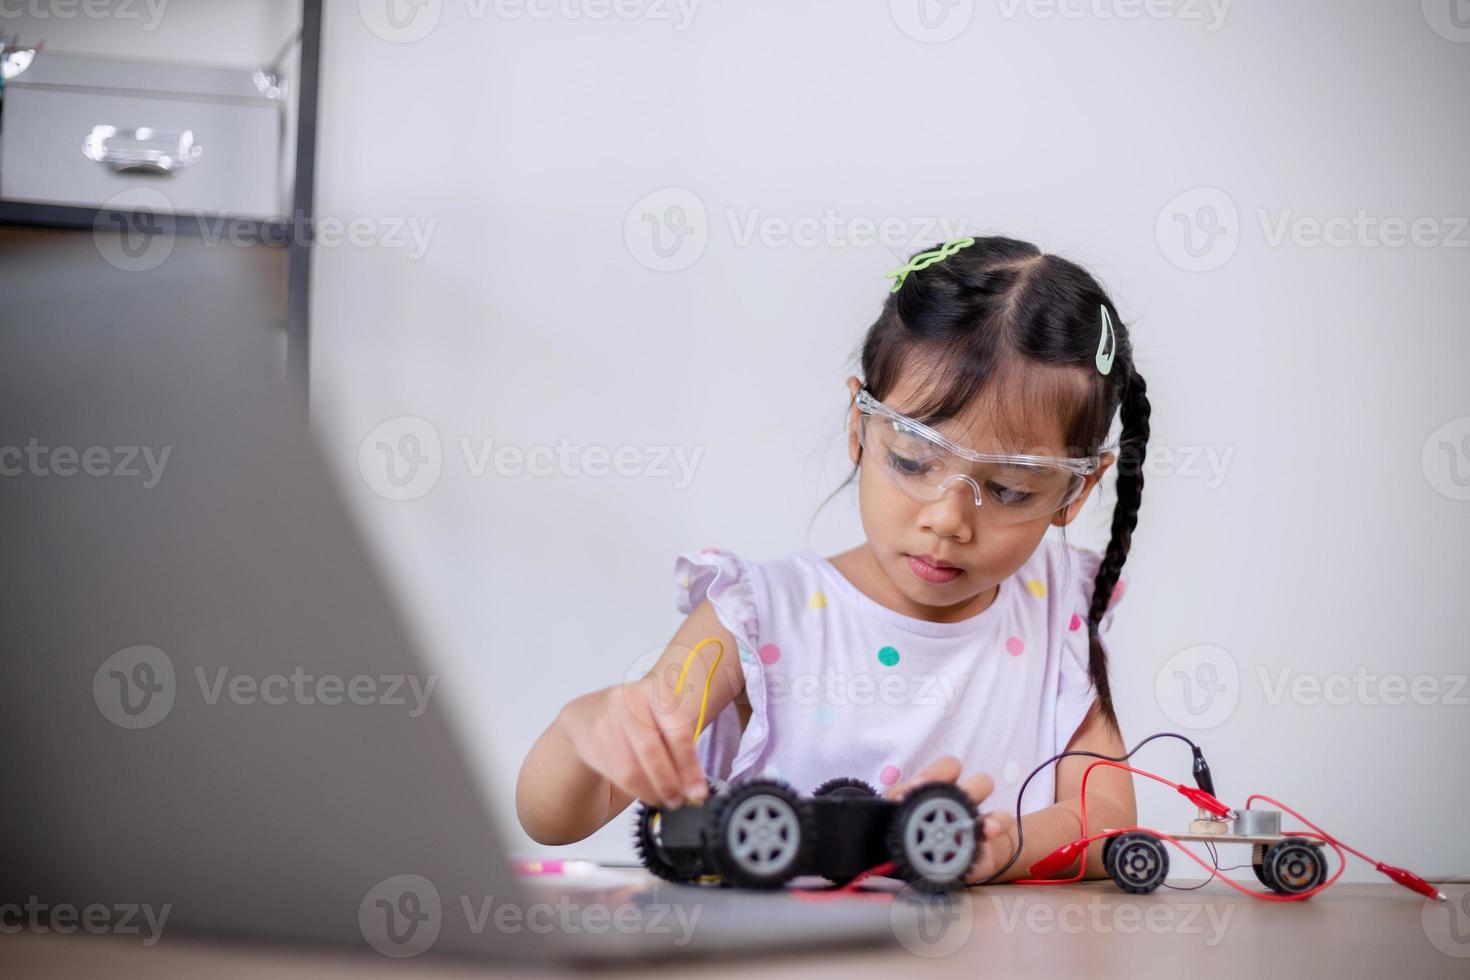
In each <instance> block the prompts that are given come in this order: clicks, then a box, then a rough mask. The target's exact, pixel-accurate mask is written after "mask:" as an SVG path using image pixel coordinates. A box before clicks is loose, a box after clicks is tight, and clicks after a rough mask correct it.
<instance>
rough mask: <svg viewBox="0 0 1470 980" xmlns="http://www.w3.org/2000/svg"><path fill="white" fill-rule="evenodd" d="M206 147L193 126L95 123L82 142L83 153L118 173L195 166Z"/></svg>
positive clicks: (165, 171) (167, 172)
mask: <svg viewBox="0 0 1470 980" xmlns="http://www.w3.org/2000/svg"><path fill="white" fill-rule="evenodd" d="M202 152H204V148H203V147H201V146H200V145H199V144H198V143H196V142H194V131H193V130H192V129H154V128H153V127H152V126H139V127H137V128H136V129H118V128H117V127H116V126H102V125H98V126H93V127H92V132H91V133H89V134H88V135H87V139H86V142H84V143H83V144H82V154H83V155H84V156H86V158H87V159H88V160H96V161H97V162H98V163H100V164H102V165H103V166H105V167H111V168H112V170H113V172H114V173H127V172H134V173H150V174H164V175H166V176H171V175H173V174H175V173H177V172H178V171H180V170H183V169H184V168H185V167H189V166H192V165H193V164H194V163H195V162H196V161H197V160H198V159H199V154H201V153H202Z"/></svg>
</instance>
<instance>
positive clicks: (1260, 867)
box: [1251, 844, 1280, 892]
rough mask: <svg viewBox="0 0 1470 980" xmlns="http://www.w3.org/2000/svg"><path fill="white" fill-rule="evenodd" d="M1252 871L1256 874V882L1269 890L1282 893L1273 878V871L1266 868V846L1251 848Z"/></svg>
mask: <svg viewBox="0 0 1470 980" xmlns="http://www.w3.org/2000/svg"><path fill="white" fill-rule="evenodd" d="M1251 870H1252V871H1254V872H1255V873H1256V880H1257V881H1259V882H1260V883H1261V884H1263V885H1265V886H1266V887H1267V888H1269V889H1271V890H1272V891H1273V892H1274V891H1280V889H1279V888H1277V887H1276V882H1275V881H1273V880H1272V878H1271V869H1270V868H1268V867H1266V845H1265V844H1254V845H1252V846H1251Z"/></svg>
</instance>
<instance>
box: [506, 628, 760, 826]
mask: <svg viewBox="0 0 1470 980" xmlns="http://www.w3.org/2000/svg"><path fill="white" fill-rule="evenodd" d="M709 637H714V638H715V639H717V640H719V641H720V644H722V645H723V650H721V649H720V648H718V647H716V646H715V644H713V643H711V644H709V645H707V646H706V647H705V648H704V649H702V650H700V651H699V653H698V654H697V655H696V656H695V657H694V659H693V661H692V662H691V663H690V665H689V672H688V675H687V676H686V678H685V682H684V686H683V688H682V690H681V689H680V688H679V686H678V680H679V672H680V670H681V669H682V668H683V665H684V661H685V659H686V658H688V656H689V654H690V651H691V650H693V649H694V647H695V646H696V645H697V644H698V643H699V642H700V641H701V640H704V639H707V638H709ZM717 654H719V655H720V659H719V665H718V666H717V667H714V677H713V679H712V680H711V681H710V688H709V701H708V704H707V705H706V707H705V715H704V723H705V725H706V727H707V726H708V725H709V724H710V723H711V722H712V721H713V720H714V719H715V717H716V716H718V715H719V713H720V712H721V711H722V710H723V709H724V708H725V706H726V705H728V704H730V702H731V701H734V700H736V698H737V697H740V698H742V699H743V696H744V691H745V674H744V672H743V671H742V670H741V669H740V661H739V656H738V653H737V651H736V647H735V638H734V637H733V636H731V634H730V631H729V630H727V629H725V627H724V625H723V624H722V623H721V622H720V621H719V619H718V618H717V617H716V616H715V611H714V607H712V606H711V605H710V604H709V601H708V600H705V601H703V602H701V603H700V604H699V605H698V606H696V607H695V609H694V611H693V612H691V613H690V614H689V618H688V619H686V620H685V621H684V624H683V625H682V626H680V627H679V629H678V631H677V632H676V633H675V634H674V638H673V639H672V640H671V641H670V642H669V645H668V647H667V648H666V649H665V650H664V652H663V654H662V655H661V656H660V657H659V659H658V663H656V664H655V665H654V667H653V669H651V670H650V671H649V672H648V673H647V674H646V675H644V677H643V678H642V679H640V680H637V681H630V682H629V683H626V684H615V685H613V686H612V687H606V688H602V689H601V690H597V691H592V692H591V693H588V694H584V695H582V696H580V697H577V698H573V699H572V700H571V701H569V702H568V703H567V704H566V705H565V706H564V707H563V708H562V709H561V711H560V712H559V713H558V714H557V716H556V720H554V721H553V722H552V723H551V726H550V727H549V728H547V729H546V731H545V732H543V733H542V734H541V737H540V738H538V739H537V740H536V743H535V744H534V745H532V746H531V751H530V752H528V753H527V754H526V760H525V762H523V763H522V764H521V771H520V775H519V777H518V778H517V780H516V815H517V816H518V817H519V819H520V821H521V826H522V827H523V828H525V831H526V833H527V834H529V835H530V837H531V839H532V840H534V841H536V842H537V843H538V844H571V843H574V842H576V841H579V840H582V839H584V838H586V837H587V836H588V835H590V834H591V833H593V832H594V831H596V830H597V829H598V828H600V827H602V826H603V825H604V824H606V823H607V822H608V821H609V820H611V819H612V818H613V817H615V816H617V815H618V814H619V813H621V812H622V811H623V810H624V809H625V808H626V807H627V806H628V804H629V803H631V802H632V801H633V800H634V799H641V800H643V801H645V802H647V803H651V804H654V805H657V806H666V807H675V806H679V805H681V804H682V803H683V802H684V801H685V800H688V801H690V802H694V803H697V802H701V801H702V800H703V799H704V798H705V796H706V795H707V788H706V785H705V780H704V775H703V773H702V772H701V771H700V767H699V760H698V758H697V756H696V755H695V752H694V744H693V740H694V725H695V721H696V720H697V719H698V717H699V706H700V700H701V698H702V696H703V694H704V683H705V678H706V677H709V675H710V669H711V667H713V666H714V664H715V657H716V655H717Z"/></svg>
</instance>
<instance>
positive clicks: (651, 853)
mask: <svg viewBox="0 0 1470 980" xmlns="http://www.w3.org/2000/svg"><path fill="white" fill-rule="evenodd" d="M659 814H660V809H659V808H658V807H656V806H649V805H648V804H647V803H640V804H638V813H637V817H636V819H635V821H634V824H633V846H634V847H635V848H636V849H637V851H638V858H639V860H641V861H642V862H643V866H644V867H645V868H647V869H648V871H649V873H650V874H652V875H653V876H654V877H656V878H662V879H663V880H664V881H675V882H681V883H683V882H689V881H693V880H694V879H695V877H697V876H695V875H686V874H683V873H681V872H680V871H679V869H678V868H675V867H674V865H673V863H672V862H670V861H669V859H668V857H667V856H666V855H665V854H664V851H663V847H662V845H660V844H659V840H658V831H657V830H656V829H655V826H654V825H655V823H656V822H657V820H658V818H659Z"/></svg>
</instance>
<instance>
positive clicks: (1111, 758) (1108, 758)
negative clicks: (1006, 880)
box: [967, 732, 1199, 888]
mask: <svg viewBox="0 0 1470 980" xmlns="http://www.w3.org/2000/svg"><path fill="white" fill-rule="evenodd" d="M1156 738H1177V739H1179V741H1181V742H1183V743H1184V744H1185V745H1188V746H1189V748H1190V751H1192V752H1198V751H1199V746H1198V745H1195V744H1194V742H1193V741H1191V740H1190V739H1188V738H1186V737H1185V736H1183V735H1180V734H1179V733H1178V732H1155V733H1154V734H1152V735H1150V736H1148V737H1147V738H1145V739H1144V740H1143V741H1141V742H1139V743H1138V744H1137V745H1135V746H1133V748H1131V749H1129V750H1128V751H1127V752H1125V753H1123V754H1122V755H1116V756H1115V755H1103V754H1102V753H1100V752H1087V751H1084V750H1082V749H1072V750H1071V751H1068V752H1058V753H1057V754H1056V755H1054V756H1052V757H1051V758H1050V759H1047V760H1046V761H1045V762H1043V763H1041V765H1039V766H1037V767H1036V768H1035V769H1032V770H1031V773H1030V775H1028V776H1027V777H1026V778H1025V780H1024V781H1022V783H1021V791H1020V792H1019V793H1017V794H1016V849H1015V851H1014V852H1013V853H1012V854H1011V859H1010V860H1009V861H1007V862H1006V863H1005V864H1004V865H1003V866H1002V867H1001V868H1000V870H998V871H996V872H995V873H994V874H992V875H991V876H990V877H988V878H986V879H984V880H982V881H975V882H971V883H970V884H969V885H968V886H967V887H970V888H975V887H977V886H979V885H988V884H990V883H991V882H992V881H994V880H995V879H997V878H999V877H1000V876H1001V875H1003V874H1005V873H1006V872H1007V871H1009V870H1010V868H1011V865H1013V864H1015V863H1016V859H1017V858H1019V857H1020V856H1021V845H1022V844H1023V843H1024V838H1023V837H1022V835H1021V801H1022V800H1024V799H1025V798H1026V787H1027V786H1029V785H1031V780H1032V779H1034V778H1035V777H1036V774H1037V773H1039V772H1041V770H1043V769H1045V768H1046V767H1047V766H1049V765H1052V764H1053V763H1055V762H1060V761H1061V760H1063V759H1065V758H1067V757H1069V756H1074V755H1080V756H1086V757H1088V758H1089V759H1102V760H1103V761H1104V762H1126V761H1128V760H1129V759H1130V758H1132V757H1133V754H1134V753H1135V752H1137V751H1138V750H1139V749H1141V748H1143V747H1144V746H1145V745H1147V744H1148V743H1150V742H1152V741H1153V740H1154V739H1156ZM1082 835H1083V836H1084V837H1085V836H1087V828H1086V827H1083V828H1082Z"/></svg>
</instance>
